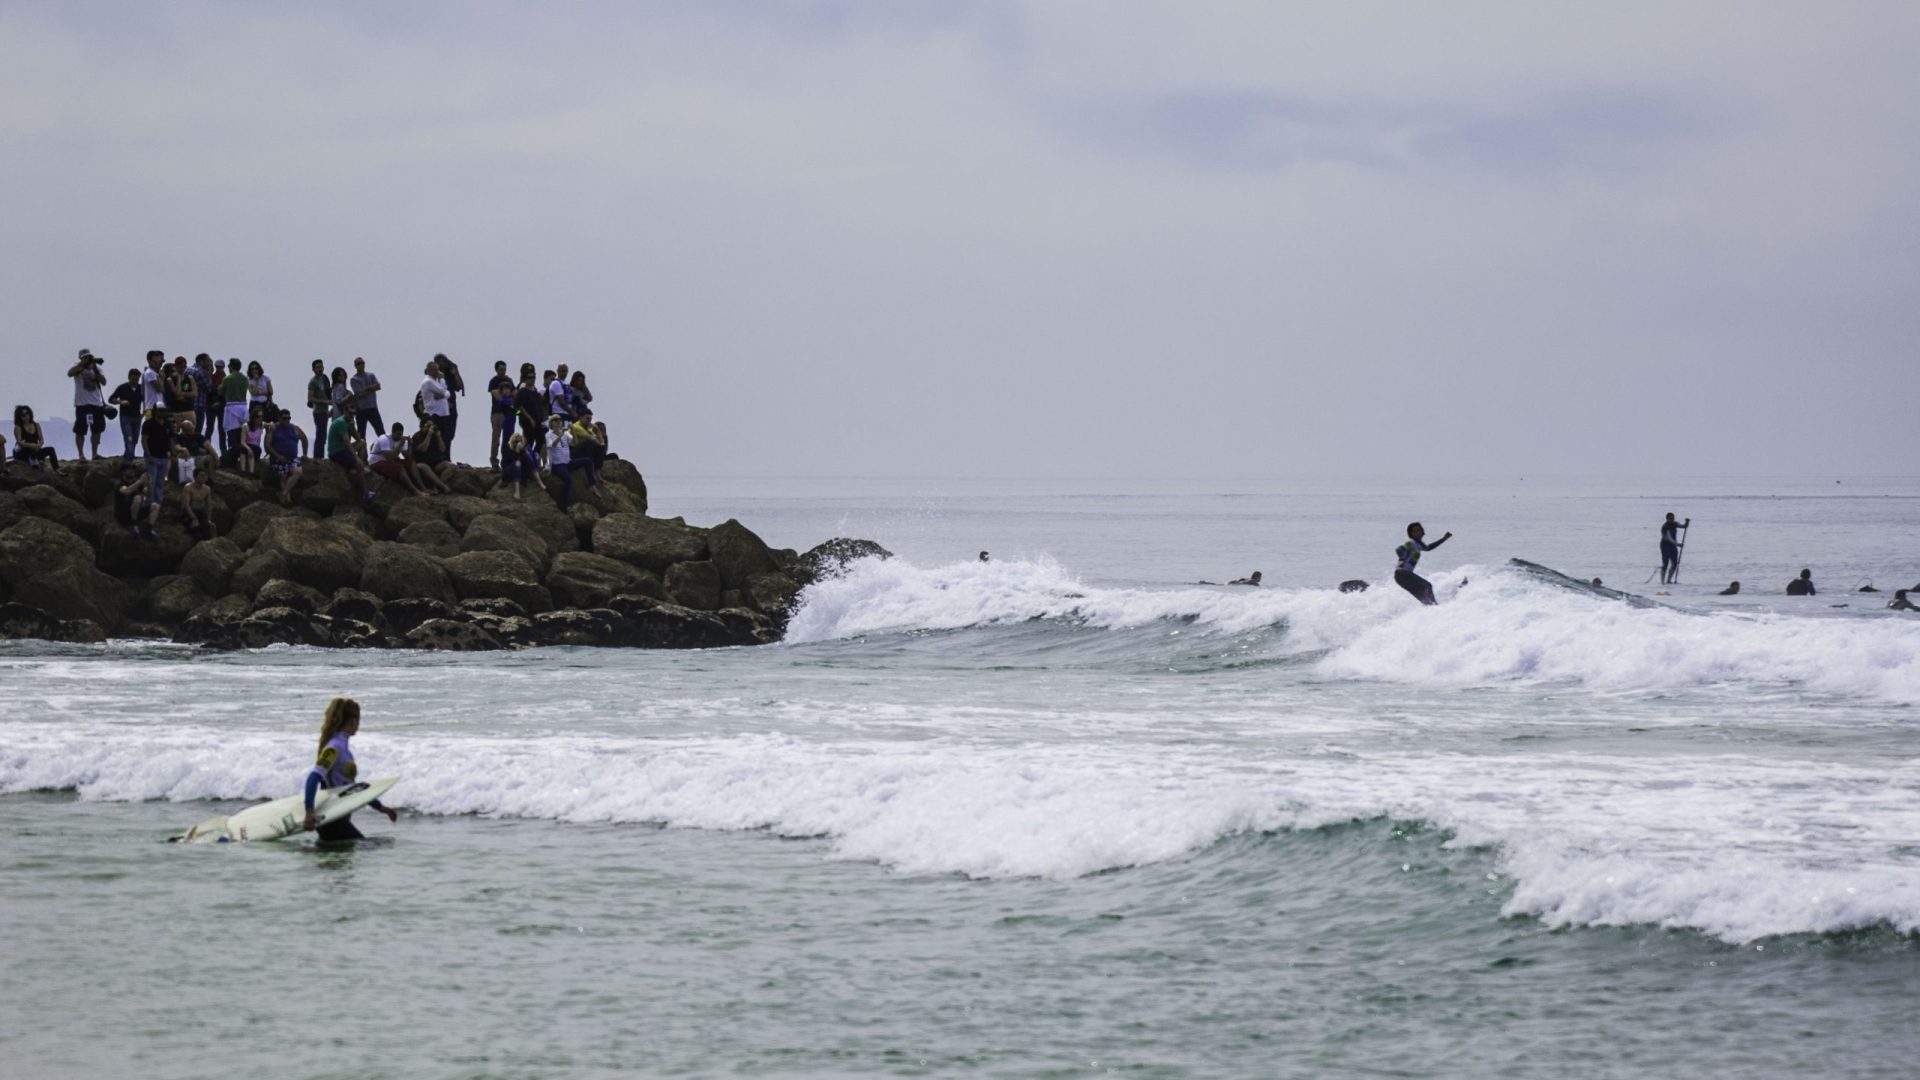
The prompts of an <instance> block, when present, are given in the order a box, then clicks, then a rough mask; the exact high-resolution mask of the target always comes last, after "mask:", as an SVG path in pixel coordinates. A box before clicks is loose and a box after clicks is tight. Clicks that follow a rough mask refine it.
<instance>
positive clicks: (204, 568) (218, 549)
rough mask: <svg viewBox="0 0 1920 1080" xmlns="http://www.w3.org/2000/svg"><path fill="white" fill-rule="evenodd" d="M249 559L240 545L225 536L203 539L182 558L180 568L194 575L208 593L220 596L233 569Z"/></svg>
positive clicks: (231, 578) (231, 579) (231, 576)
mask: <svg viewBox="0 0 1920 1080" xmlns="http://www.w3.org/2000/svg"><path fill="white" fill-rule="evenodd" d="M246 561H247V556H246V553H245V552H243V551H241V550H240V545H238V544H236V543H234V542H233V541H232V540H231V539H230V538H228V537H225V536H216V537H214V538H213V539H211V540H202V541H200V542H199V543H197V544H195V545H193V547H192V548H190V549H188V551H187V554H186V556H185V557H184V558H182V559H181V560H180V572H181V573H182V574H185V575H186V576H188V577H190V578H192V579H193V583H194V584H195V585H198V586H199V587H200V591H201V592H203V593H206V594H207V595H208V596H221V595H224V594H225V593H226V591H227V587H228V586H230V585H231V584H232V583H233V572H234V571H235V570H238V569H240V564H241V563H244V562H246Z"/></svg>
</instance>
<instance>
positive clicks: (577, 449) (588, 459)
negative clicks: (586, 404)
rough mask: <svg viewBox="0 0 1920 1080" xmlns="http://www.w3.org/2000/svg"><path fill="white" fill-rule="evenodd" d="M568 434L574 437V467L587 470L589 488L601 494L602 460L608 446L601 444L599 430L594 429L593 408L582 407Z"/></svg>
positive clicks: (596, 493)
mask: <svg viewBox="0 0 1920 1080" xmlns="http://www.w3.org/2000/svg"><path fill="white" fill-rule="evenodd" d="M567 434H568V435H571V436H572V437H573V467H574V468H575V469H581V470H585V472H586V474H587V490H588V491H591V492H593V493H594V495H595V496H599V495H600V494H601V491H600V462H601V460H602V459H603V457H604V456H605V454H606V452H607V448H606V447H605V446H602V445H601V444H600V435H599V432H597V431H595V430H594V423H593V410H592V409H582V410H581V412H580V418H579V419H578V420H575V421H574V422H573V423H572V424H570V425H569V426H568V427H567Z"/></svg>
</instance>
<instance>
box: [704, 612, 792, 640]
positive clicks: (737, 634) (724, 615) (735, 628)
mask: <svg viewBox="0 0 1920 1080" xmlns="http://www.w3.org/2000/svg"><path fill="white" fill-rule="evenodd" d="M714 615H715V616H716V617H718V618H719V620H720V622H721V625H723V626H724V627H726V629H727V632H728V633H729V634H731V635H732V636H733V639H734V643H735V644H737V645H771V644H773V643H774V642H776V641H779V640H780V627H779V626H778V625H776V624H775V623H774V622H773V620H771V619H769V618H767V617H766V616H765V615H762V614H760V613H759V612H757V611H748V610H747V609H745V608H721V609H720V610H719V611H716V612H714Z"/></svg>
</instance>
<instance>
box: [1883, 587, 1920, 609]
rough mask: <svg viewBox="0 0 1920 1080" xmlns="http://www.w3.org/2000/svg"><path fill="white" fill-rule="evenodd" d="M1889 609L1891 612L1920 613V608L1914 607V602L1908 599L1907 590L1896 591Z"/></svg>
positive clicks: (1888, 606)
mask: <svg viewBox="0 0 1920 1080" xmlns="http://www.w3.org/2000/svg"><path fill="white" fill-rule="evenodd" d="M1887 608H1888V610H1890V611H1920V608H1916V607H1914V605H1913V601H1911V600H1909V599H1907V590H1905V589H1895V590H1894V593H1893V602H1892V603H1890V604H1888V605H1887Z"/></svg>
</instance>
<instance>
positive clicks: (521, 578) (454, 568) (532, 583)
mask: <svg viewBox="0 0 1920 1080" xmlns="http://www.w3.org/2000/svg"><path fill="white" fill-rule="evenodd" d="M443 565H445V566H446V568H447V575H448V576H449V577H451V578H452V579H453V587H454V589H455V590H457V591H458V592H459V594H460V598H461V599H463V600H472V599H486V598H488V597H500V598H501V599H505V600H511V601H513V602H514V603H516V604H519V605H520V606H521V607H523V608H525V609H526V610H527V611H529V612H532V613H535V614H537V613H539V612H542V611H548V610H550V609H552V607H553V596H552V595H551V594H550V593H548V592H547V590H546V588H545V586H543V585H541V584H540V579H539V578H538V577H536V576H535V575H534V572H533V568H532V567H530V566H528V565H527V564H526V562H525V561H523V560H522V559H521V558H520V556H518V555H514V554H512V553H510V552H505V551H469V552H467V553H466V554H464V555H456V556H454V557H453V558H451V559H448V560H447V561H446V562H445V563H444V564H443Z"/></svg>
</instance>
